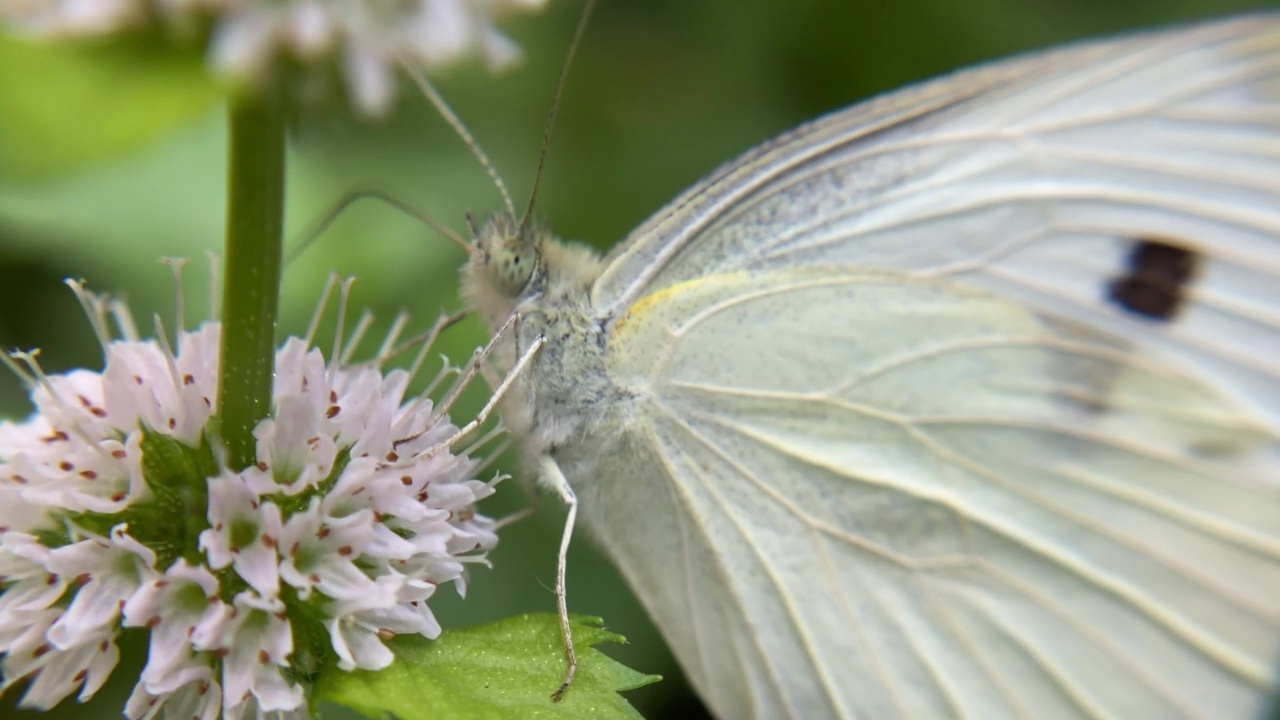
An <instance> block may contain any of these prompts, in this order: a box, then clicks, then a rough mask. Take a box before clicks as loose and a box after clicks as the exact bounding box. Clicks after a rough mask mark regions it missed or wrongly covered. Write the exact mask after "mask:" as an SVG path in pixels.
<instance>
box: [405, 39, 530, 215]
mask: <svg viewBox="0 0 1280 720" xmlns="http://www.w3.org/2000/svg"><path fill="white" fill-rule="evenodd" d="M400 64H401V65H402V66H404V69H405V71H406V72H408V73H409V77H410V78H412V79H413V81H414V82H415V83H417V85H418V88H419V89H420V90H422V94H423V95H426V96H427V99H428V100H430V101H431V104H432V105H434V106H435V108H436V111H437V112H439V113H440V115H441V116H442V117H443V118H444V119H445V122H447V123H449V125H450V126H452V127H453V131H454V132H456V133H458V137H461V138H462V142H464V143H466V145H467V148H469V149H470V150H471V154H472V155H475V156H476V159H477V160H479V161H480V164H481V165H482V166H483V167H484V170H485V172H487V173H489V178H490V179H491V180H493V184H494V186H495V187H497V188H498V194H499V195H502V203H503V204H504V205H506V207H507V212H509V213H511V215H512V216H513V217H514V216H515V214H516V208H515V204H513V203H512V202H511V194H510V193H508V192H507V185H506V183H504V182H502V178H500V177H498V171H497V170H496V169H494V167H493V163H491V162H489V156H488V155H485V154H484V150H481V149H480V143H478V142H476V140H475V138H473V137H472V136H471V133H470V132H468V131H467V127H466V126H465V125H463V124H462V121H461V120H459V119H458V115H457V114H456V113H454V112H453V109H452V108H450V107H449V104H448V103H446V102H445V101H444V98H443V97H441V96H440V93H439V92H437V91H436V89H435V86H434V85H432V84H431V81H429V80H427V76H426V75H425V74H424V73H423V72H422V70H420V69H419V68H418V67H417V66H416V65H414V64H413V63H411V62H408V61H405V60H403V59H402V60H401V63H400Z"/></svg>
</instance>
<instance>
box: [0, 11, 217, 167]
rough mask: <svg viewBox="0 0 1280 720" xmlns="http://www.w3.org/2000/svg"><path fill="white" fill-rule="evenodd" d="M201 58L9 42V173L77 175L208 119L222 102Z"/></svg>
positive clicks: (5, 89) (177, 52)
mask: <svg viewBox="0 0 1280 720" xmlns="http://www.w3.org/2000/svg"><path fill="white" fill-rule="evenodd" d="M193 50H194V51H193ZM202 54H203V53H202V52H201V51H200V50H199V49H198V48H191V47H176V48H175V47H173V46H172V44H170V43H167V42H163V41H162V39H160V38H149V39H144V38H137V39H125V40H114V41H97V42H87V41H69V42H68V41H62V42H57V43H53V42H48V43H43V42H42V43H37V42H32V41H29V40H24V39H20V38H15V37H11V36H7V35H3V34H0V174H3V175H4V176H6V177H10V178H14V177H19V178H43V177H47V176H50V175H53V174H57V173H62V172H67V171H71V170H75V169H78V168H79V167H81V166H83V165H85V164H87V163H90V162H93V161H95V160H100V159H103V158H106V157H109V156H111V155H114V154H117V153H120V152H124V151H126V150H130V149H132V148H134V147H137V146H139V145H141V144H143V143H144V142H146V141H148V140H151V139H152V138H154V137H155V136H156V135H158V134H160V133H162V132H164V131H166V130H169V129H171V128H173V127H175V126H177V125H179V124H181V123H184V122H187V121H189V120H192V119H194V118H196V117H198V116H200V115H202V114H203V113H204V112H206V111H207V110H208V109H209V108H210V107H212V104H213V103H214V101H216V100H217V99H218V98H219V97H220V95H221V92H220V90H219V87H218V85H217V84H216V83H215V82H214V81H213V79H212V78H211V77H209V74H208V71H207V70H206V69H205V67H204V59H203V57H202Z"/></svg>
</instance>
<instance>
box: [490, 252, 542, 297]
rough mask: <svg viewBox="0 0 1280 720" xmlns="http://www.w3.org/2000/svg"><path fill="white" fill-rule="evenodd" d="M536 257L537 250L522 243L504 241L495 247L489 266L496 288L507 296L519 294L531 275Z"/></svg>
mask: <svg viewBox="0 0 1280 720" xmlns="http://www.w3.org/2000/svg"><path fill="white" fill-rule="evenodd" d="M537 257H538V254H537V251H536V250H534V249H533V248H532V247H530V246H529V245H527V244H523V243H518V242H513V243H510V244H507V243H504V244H503V245H502V246H500V247H498V248H495V250H494V253H493V257H492V259H491V264H490V267H491V268H492V269H493V277H494V281H495V284H496V285H497V287H498V289H499V290H500V291H501V292H502V293H503V294H504V295H506V296H507V297H515V296H516V295H519V294H520V291H521V290H524V288H525V286H526V285H528V284H529V278H530V277H532V276H533V266H534V265H535V264H537Z"/></svg>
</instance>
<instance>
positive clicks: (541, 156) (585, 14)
mask: <svg viewBox="0 0 1280 720" xmlns="http://www.w3.org/2000/svg"><path fill="white" fill-rule="evenodd" d="M595 6H596V0H587V4H586V5H584V6H583V8H582V16H581V17H579V18H578V28H577V29H576V30H574V32H573V42H571V43H570V44H569V54H568V56H567V57H565V59H564V65H563V66H562V67H561V68H560V79H559V80H558V81H557V82H556V94H555V95H553V96H552V97H551V110H550V111H549V112H548V113H547V127H546V129H545V130H543V131H542V151H541V152H540V153H538V169H537V170H536V171H535V172H534V174H533V192H531V193H529V204H528V206H526V207H525V209H524V215H521V216H520V228H521V229H524V227H525V225H526V223H528V222H529V216H530V215H532V214H533V205H534V202H536V201H537V199H538V185H539V184H540V183H541V181H542V167H543V165H544V164H545V163H546V161H547V148H549V147H550V146H551V131H552V129H554V128H555V124H556V109H557V108H559V107H560V95H561V94H562V93H564V83H565V79H566V78H568V77H569V67H570V66H571V65H573V56H574V53H576V52H577V51H578V45H580V44H582V36H583V35H584V34H586V32H587V21H588V20H589V19H590V18H591V11H592V10H593V9H595Z"/></svg>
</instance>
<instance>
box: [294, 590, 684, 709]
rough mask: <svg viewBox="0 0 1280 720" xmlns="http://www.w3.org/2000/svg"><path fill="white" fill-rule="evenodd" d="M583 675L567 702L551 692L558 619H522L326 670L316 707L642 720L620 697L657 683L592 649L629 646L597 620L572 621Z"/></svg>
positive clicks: (558, 652) (401, 643) (406, 642)
mask: <svg viewBox="0 0 1280 720" xmlns="http://www.w3.org/2000/svg"><path fill="white" fill-rule="evenodd" d="M573 639H574V645H575V647H576V649H577V651H578V674H577V677H576V678H575V679H574V681H573V686H572V687H570V688H569V691H568V693H566V694H565V696H564V699H563V700H562V701H561V702H558V703H556V702H552V701H551V693H552V692H553V691H555V689H556V688H557V687H559V685H560V681H561V679H562V677H563V675H564V667H565V666H564V650H563V649H562V646H561V643H560V624H559V620H557V618H556V616H555V615H548V614H538V615H519V616H516V617H513V618H508V619H506V620H502V621H499V622H496V623H490V624H488V625H481V626H477V627H472V628H466V629H463V630H455V631H451V632H447V633H444V634H443V635H441V636H440V637H439V638H438V639H436V640H426V639H424V638H421V637H418V636H402V637H398V638H396V639H395V640H393V641H391V642H390V643H389V645H390V646H391V649H392V651H393V652H395V654H396V661H395V662H394V663H392V664H391V666H390V667H388V668H386V669H384V670H379V671H377V672H369V671H356V672H352V673H346V672H342V671H341V670H338V669H336V668H331V669H329V670H326V671H325V672H324V673H323V674H322V675H321V677H320V679H319V680H318V682H317V683H316V688H317V698H316V699H317V700H319V701H322V702H332V703H337V704H339V705H345V706H346V707H349V708H351V709H353V710H355V711H357V712H359V713H361V714H364V715H366V716H368V717H373V718H381V717H386V716H387V715H388V714H390V715H394V716H395V717H397V718H399V720H427V719H431V720H436V719H438V718H450V719H451V720H526V719H529V718H581V719H582V720H587V719H588V718H589V719H591V720H597V719H600V720H608V719H609V718H632V719H634V718H639V717H640V715H639V713H637V712H636V710H635V708H633V707H631V705H630V704H628V703H627V701H626V700H624V699H623V698H622V696H620V695H619V694H618V693H619V692H623V691H626V690H634V689H636V688H638V687H642V686H644V685H648V684H650V683H653V682H657V681H658V680H659V679H660V678H658V677H657V676H655V675H644V674H642V673H639V672H637V671H635V670H632V669H631V668H628V667H626V666H624V665H622V664H620V663H618V662H616V661H614V660H612V659H610V658H609V657H608V656H606V655H605V654H604V653H602V652H600V651H599V650H596V649H595V647H594V646H595V645H596V644H598V643H602V642H625V640H624V639H623V638H622V637H621V636H620V635H616V634H614V633H611V632H609V631H607V630H604V629H603V628H602V627H601V621H600V619H599V618H584V617H574V618H573Z"/></svg>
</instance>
